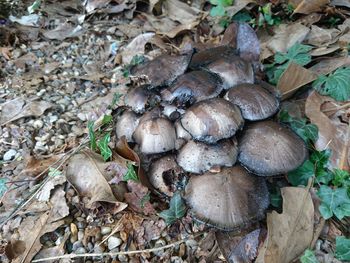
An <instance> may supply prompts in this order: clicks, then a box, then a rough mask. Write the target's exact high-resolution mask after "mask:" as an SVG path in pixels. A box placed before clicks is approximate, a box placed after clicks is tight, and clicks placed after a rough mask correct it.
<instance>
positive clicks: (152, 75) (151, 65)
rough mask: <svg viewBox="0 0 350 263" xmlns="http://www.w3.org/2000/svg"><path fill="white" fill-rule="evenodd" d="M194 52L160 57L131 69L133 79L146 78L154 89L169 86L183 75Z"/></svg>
mask: <svg viewBox="0 0 350 263" xmlns="http://www.w3.org/2000/svg"><path fill="white" fill-rule="evenodd" d="M191 56H192V52H189V53H186V54H181V55H177V56H170V55H167V54H164V55H160V56H158V57H156V58H155V59H153V60H151V61H147V62H145V63H143V64H140V65H137V66H135V67H134V68H132V69H131V74H132V75H133V77H140V78H144V77H146V78H147V79H148V84H150V85H152V87H158V86H163V85H169V84H170V83H172V82H173V81H174V80H175V79H176V78H177V77H178V76H180V75H182V74H183V73H184V72H185V71H186V69H187V67H188V64H189V62H190V59H191Z"/></svg>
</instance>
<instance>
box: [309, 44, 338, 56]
mask: <svg viewBox="0 0 350 263" xmlns="http://www.w3.org/2000/svg"><path fill="white" fill-rule="evenodd" d="M338 49H340V46H339V45H338V44H334V45H331V46H328V47H319V48H316V49H314V50H312V51H311V52H310V55H311V56H313V57H318V56H324V55H328V54H330V53H333V52H335V51H337V50H338Z"/></svg>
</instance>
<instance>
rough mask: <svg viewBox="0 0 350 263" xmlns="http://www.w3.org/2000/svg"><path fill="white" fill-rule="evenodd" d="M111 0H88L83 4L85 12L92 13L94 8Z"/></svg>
mask: <svg viewBox="0 0 350 263" xmlns="http://www.w3.org/2000/svg"><path fill="white" fill-rule="evenodd" d="M110 2H111V0H88V1H87V3H86V6H85V10H86V12H88V13H89V14H90V13H92V12H93V11H94V10H95V9H99V8H102V7H105V6H107V5H108V4H109V3H110Z"/></svg>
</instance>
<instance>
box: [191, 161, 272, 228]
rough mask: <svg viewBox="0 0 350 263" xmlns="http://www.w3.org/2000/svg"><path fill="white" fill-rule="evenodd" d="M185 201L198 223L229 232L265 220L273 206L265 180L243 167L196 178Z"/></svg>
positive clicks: (194, 177) (193, 179)
mask: <svg viewBox="0 0 350 263" xmlns="http://www.w3.org/2000/svg"><path fill="white" fill-rule="evenodd" d="M185 200H186V202H187V204H188V205H189V207H190V209H191V212H192V213H193V216H194V217H195V218H196V219H197V220H199V221H201V222H204V223H207V224H210V225H213V226H215V227H217V228H220V229H225V230H233V229H237V228H240V227H242V226H247V225H249V224H251V223H253V222H255V221H258V220H260V219H262V218H263V217H264V214H265V210H266V208H267V207H268V205H269V195H268V190H267V186H266V182H265V180H264V179H263V178H261V177H257V176H253V175H251V174H249V173H248V172H247V171H246V170H245V169H244V168H243V167H241V166H235V167H230V168H224V169H223V170H222V171H221V172H220V173H216V174H213V173H205V174H203V175H201V176H192V177H191V178H190V180H189V182H188V184H187V186H186V189H185Z"/></svg>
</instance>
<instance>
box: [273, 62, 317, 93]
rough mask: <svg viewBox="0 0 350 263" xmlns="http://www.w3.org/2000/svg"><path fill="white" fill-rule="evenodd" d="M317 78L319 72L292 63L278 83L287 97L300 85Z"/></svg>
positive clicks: (278, 86) (280, 89)
mask: <svg viewBox="0 0 350 263" xmlns="http://www.w3.org/2000/svg"><path fill="white" fill-rule="evenodd" d="M315 79H317V74H315V73H314V72H312V71H311V70H308V69H306V68H304V67H302V66H300V65H298V64H295V63H290V64H289V65H288V67H287V69H286V70H285V71H284V73H283V74H282V76H281V78H280V79H279V81H278V83H277V88H278V89H279V91H280V92H281V94H282V99H286V98H288V97H290V96H291V95H293V94H294V92H296V91H297V90H298V89H299V88H300V87H302V86H304V85H306V84H308V83H310V82H312V81H314V80H315Z"/></svg>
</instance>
